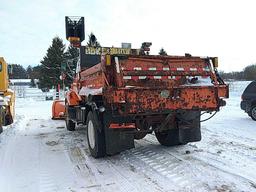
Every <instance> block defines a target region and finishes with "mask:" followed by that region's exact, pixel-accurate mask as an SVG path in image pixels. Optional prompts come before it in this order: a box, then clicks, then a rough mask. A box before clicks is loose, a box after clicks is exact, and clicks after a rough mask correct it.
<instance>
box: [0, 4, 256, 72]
mask: <svg viewBox="0 0 256 192" xmlns="http://www.w3.org/2000/svg"><path fill="white" fill-rule="evenodd" d="M0 4H1V6H0V21H1V22H0V56H3V57H5V60H6V61H7V62H8V63H18V64H22V65H23V66H24V67H27V66H28V65H37V64H39V63H40V60H42V58H43V56H44V55H45V53H46V50H47V48H48V47H49V45H50V44H51V40H52V38H53V37H55V36H57V35H58V36H59V37H61V38H62V39H63V40H64V43H65V44H67V45H68V42H67V41H66V39H65V23H64V17H65V16H84V17H85V31H86V39H85V41H84V43H85V42H86V41H87V40H88V34H89V33H90V32H94V33H95V35H96V37H97V38H98V40H99V42H100V43H101V45H102V46H112V45H113V46H120V45H121V42H130V43H132V47H133V48H139V47H140V44H141V43H142V42H144V41H150V42H152V43H153V45H152V49H151V50H152V52H151V53H154V54H157V53H158V51H159V49H160V48H161V47H163V48H164V49H165V50H166V51H167V53H168V54H171V55H184V53H190V54H192V55H197V56H218V57H219V65H220V67H219V68H220V70H224V71H238V70H242V69H243V68H244V67H245V66H247V65H250V64H253V63H256V1H255V0H193V1H192V0H155V1H153V0H102V1H99V0H16V1H15V0H0Z"/></svg>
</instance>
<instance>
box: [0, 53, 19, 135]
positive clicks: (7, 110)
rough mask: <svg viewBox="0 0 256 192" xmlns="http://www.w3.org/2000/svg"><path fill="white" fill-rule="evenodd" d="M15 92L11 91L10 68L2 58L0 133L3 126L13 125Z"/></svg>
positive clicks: (0, 59) (0, 67)
mask: <svg viewBox="0 0 256 192" xmlns="http://www.w3.org/2000/svg"><path fill="white" fill-rule="evenodd" d="M14 103H15V95H14V92H13V91H12V90H11V89H9V79H8V66H7V63H6V62H5V60H4V58H3V57H0V133H1V132H2V131H3V126H6V125H10V124H12V123H13V118H14Z"/></svg>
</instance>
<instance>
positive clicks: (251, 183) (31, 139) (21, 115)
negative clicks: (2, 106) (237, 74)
mask: <svg viewBox="0 0 256 192" xmlns="http://www.w3.org/2000/svg"><path fill="white" fill-rule="evenodd" d="M247 84H248V82H233V83H231V86H230V87H231V93H230V99H229V100H228V101H227V106H226V107H224V108H222V109H221V111H220V112H219V113H217V115H216V116H215V117H214V118H212V119H211V120H209V121H206V122H204V123H203V124H202V141H201V142H197V143H191V144H188V145H186V146H178V147H170V148H167V147H163V146H160V145H159V144H158V142H157V141H156V139H155V137H154V135H148V136H147V137H146V138H145V139H142V140H140V141H136V148H135V149H132V150H128V151H125V152H122V153H120V154H119V155H116V156H112V157H105V158H103V159H94V158H92V157H91V156H90V155H89V150H88V145H87V142H86V139H85V138H86V136H85V129H83V128H79V129H78V130H77V131H75V132H68V131H67V130H66V129H65V125H64V122H63V121H53V120H51V104H52V102H51V101H43V99H39V97H40V96H38V98H37V99H35V97H33V98H32V97H31V98H29V97H28V98H18V99H17V103H16V114H17V116H16V120H15V123H14V124H13V125H11V126H9V127H6V128H5V130H4V132H3V134H1V135H0V192H17V191H21V192H36V191H41V192H46V191H70V192H75V191H109V192H113V191H123V192H124V191H139V192H140V191H216V192H224V191H227V192H228V191H248V192H249V191H250V192H251V191H256V122H255V121H253V120H251V118H249V117H248V115H247V114H246V113H244V112H243V111H242V110H240V106H239V105H240V96H241V92H242V91H243V89H244V88H245V86H246V85H247ZM206 117H207V116H205V118H206ZM203 118H204V117H203Z"/></svg>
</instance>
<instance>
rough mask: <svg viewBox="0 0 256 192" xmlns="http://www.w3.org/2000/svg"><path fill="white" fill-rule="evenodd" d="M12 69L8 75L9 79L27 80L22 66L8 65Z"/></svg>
mask: <svg viewBox="0 0 256 192" xmlns="http://www.w3.org/2000/svg"><path fill="white" fill-rule="evenodd" d="M9 65H11V67H12V73H11V74H9V78H10V79H27V71H26V70H25V69H24V67H23V66H22V65H19V64H9Z"/></svg>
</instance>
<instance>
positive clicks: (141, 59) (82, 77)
mask: <svg viewBox="0 0 256 192" xmlns="http://www.w3.org/2000/svg"><path fill="white" fill-rule="evenodd" d="M73 35H74V34H73ZM71 36H72V33H71ZM74 36H75V35H74ZM73 39H74V38H73ZM78 40H79V39H78ZM76 44H77V43H76ZM78 44H79V43H78ZM149 46H150V44H149V43H143V45H142V47H141V48H140V49H130V48H106V47H85V46H79V49H80V62H79V63H78V66H79V67H77V69H78V70H77V74H76V77H75V79H74V82H73V84H72V86H71V89H70V90H69V91H68V93H67V95H66V100H65V106H66V126H67V129H68V130H70V131H73V130H75V126H76V125H77V124H83V125H87V126H86V131H87V140H88V145H89V149H90V152H91V154H92V156H93V157H95V158H97V157H102V156H105V155H112V154H115V153H118V152H121V151H123V150H126V149H130V148H133V147H134V139H142V138H143V137H144V136H146V134H149V133H154V134H155V136H156V138H157V140H158V141H159V143H160V144H162V145H165V146H174V145H184V144H187V143H188V142H195V141H200V140H201V131H200V121H201V114H202V113H205V112H209V113H210V112H215V111H219V109H220V107H221V106H224V105H225V101H224V100H223V99H224V98H228V93H229V92H228V85H226V84H225V83H224V82H223V80H222V79H221V78H220V77H219V75H218V72H217V65H218V60H217V58H216V57H194V56H191V55H189V54H186V55H185V56H159V55H149V53H148V51H149ZM79 69H80V70H79Z"/></svg>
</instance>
